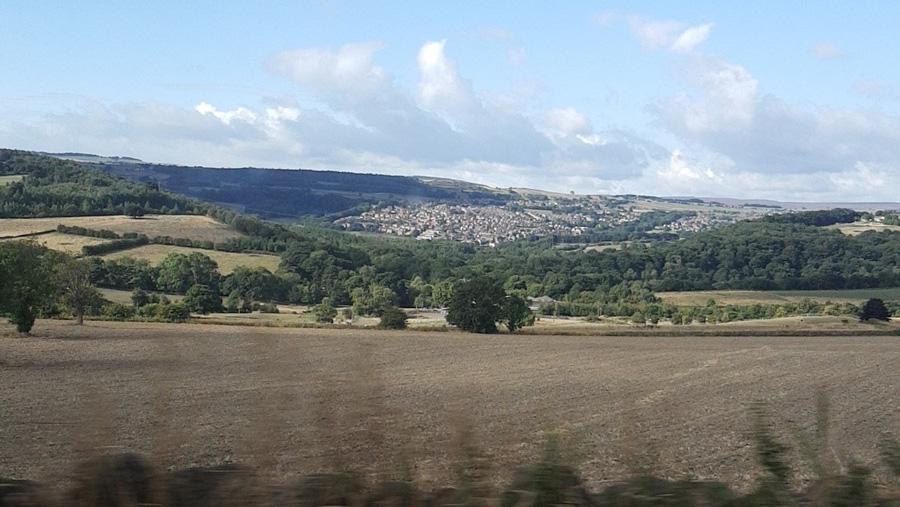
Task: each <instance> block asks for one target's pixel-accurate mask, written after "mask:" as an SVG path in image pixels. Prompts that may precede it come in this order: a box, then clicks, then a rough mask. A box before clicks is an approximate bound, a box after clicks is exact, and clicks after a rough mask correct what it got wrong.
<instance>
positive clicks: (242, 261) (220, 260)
mask: <svg viewBox="0 0 900 507" xmlns="http://www.w3.org/2000/svg"><path fill="white" fill-rule="evenodd" d="M173 252H174V253H182V254H185V255H190V254H191V253H193V252H198V253H202V254H203V255H206V256H207V257H209V258H210V259H212V260H214V261H216V264H218V265H219V273H222V274H223V275H227V274H229V273H231V272H233V271H234V268H236V267H238V266H247V267H250V268H255V267H261V268H266V269H268V270H269V271H272V272H274V271H275V270H277V269H278V264H279V263H280V262H281V258H280V257H278V256H277V255H266V254H256V253H235V252H219V251H216V250H204V249H201V248H188V247H182V246H171V245H145V246H140V247H137V248H132V249H129V250H122V251H121V252H115V253H111V254H108V255H104V256H102V257H103V258H104V259H120V258H122V257H131V258H134V259H146V260H148V261H150V263H151V264H153V265H156V264H157V263H159V261H161V260H163V259H164V258H165V257H166V255H168V254H170V253H173Z"/></svg>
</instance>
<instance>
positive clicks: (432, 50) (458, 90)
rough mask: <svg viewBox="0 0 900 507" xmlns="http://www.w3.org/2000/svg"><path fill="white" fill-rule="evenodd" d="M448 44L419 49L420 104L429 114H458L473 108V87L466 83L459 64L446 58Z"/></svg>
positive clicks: (431, 44)
mask: <svg viewBox="0 0 900 507" xmlns="http://www.w3.org/2000/svg"><path fill="white" fill-rule="evenodd" d="M446 44H447V41H446V40H442V41H439V42H428V43H426V44H425V45H423V46H422V48H421V49H419V55H418V58H417V61H418V64H419V73H420V75H421V79H420V81H419V104H421V105H422V107H423V108H424V109H426V110H429V111H437V112H446V113H451V114H452V113H455V112H459V111H460V110H467V109H470V108H472V107H473V102H474V93H473V91H472V84H471V83H469V82H467V81H465V80H463V79H462V78H461V77H460V75H459V71H458V70H457V68H456V62H454V61H452V60H450V59H449V58H447V57H446V56H445V55H444V47H445V46H446Z"/></svg>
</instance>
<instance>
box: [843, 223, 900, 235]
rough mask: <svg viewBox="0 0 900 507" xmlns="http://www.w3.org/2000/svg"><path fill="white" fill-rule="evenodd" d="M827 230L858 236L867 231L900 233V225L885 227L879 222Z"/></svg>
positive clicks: (853, 224)
mask: <svg viewBox="0 0 900 507" xmlns="http://www.w3.org/2000/svg"><path fill="white" fill-rule="evenodd" d="M826 229H837V230H839V231H841V232H843V233H844V234H847V235H848V236H856V235H857V234H861V233H863V232H866V231H876V232H879V231H900V225H885V224H880V223H877V222H853V223H852V224H835V225H829V226H827V227H826Z"/></svg>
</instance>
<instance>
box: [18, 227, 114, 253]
mask: <svg viewBox="0 0 900 507" xmlns="http://www.w3.org/2000/svg"><path fill="white" fill-rule="evenodd" d="M33 238H34V240H35V241H36V242H38V243H40V244H42V245H44V246H46V247H47V248H49V249H51V250H58V251H60V252H66V253H69V254H74V255H78V254H81V248H82V247H83V246H86V245H99V244H100V243H106V242H107V241H109V240H108V239H100V238H89V237H87V236H75V235H73V234H61V233H58V232H51V233H49V234H41V235H39V236H34V237H33ZM0 241H13V240H11V239H7V240H3V239H0Z"/></svg>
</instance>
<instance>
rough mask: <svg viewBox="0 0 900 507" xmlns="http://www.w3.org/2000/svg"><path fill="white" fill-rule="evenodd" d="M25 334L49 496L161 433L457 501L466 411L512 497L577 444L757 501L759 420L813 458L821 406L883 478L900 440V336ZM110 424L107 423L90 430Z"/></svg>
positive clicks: (13, 395)
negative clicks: (883, 458)
mask: <svg viewBox="0 0 900 507" xmlns="http://www.w3.org/2000/svg"><path fill="white" fill-rule="evenodd" d="M11 329H12V328H11V327H9V326H6V325H2V326H0V336H2V335H3V334H4V333H5V334H6V337H0V358H2V361H3V367H2V368H0V385H3V386H4V388H3V389H2V390H0V470H3V473H4V475H7V476H13V477H27V478H32V479H37V480H44V481H48V482H56V481H57V480H58V478H60V477H65V476H66V474H67V473H68V472H69V471H70V470H72V468H73V464H74V463H75V462H76V461H80V460H81V459H82V458H84V457H85V456H84V452H86V451H85V450H84V446H83V445H77V444H78V442H82V441H83V440H84V438H83V436H82V435H84V434H85V433H86V432H91V433H96V431H94V430H95V429H103V433H102V435H100V437H101V438H102V442H91V443H90V444H91V445H93V446H94V447H96V446H97V445H102V446H104V448H107V449H111V450H113V451H136V452H140V453H145V454H148V455H159V454H158V453H156V452H154V451H155V450H156V449H155V447H156V446H157V445H159V444H158V442H160V441H161V440H162V441H165V438H164V436H161V435H160V432H164V434H165V435H170V434H171V435H177V438H175V440H173V441H172V442H171V443H170V444H169V449H168V451H167V452H165V455H166V456H167V462H165V463H162V465H163V466H165V467H186V466H189V465H216V464H221V463H226V462H232V461H241V462H250V463H255V464H257V465H256V466H259V467H261V468H263V469H264V470H266V471H267V473H271V474H272V475H274V476H275V477H276V478H278V479H288V478H290V477H293V476H296V475H305V474H309V473H313V472H320V471H322V470H327V469H329V468H333V467H334V466H338V465H340V466H341V467H347V468H350V469H353V470H357V471H358V472H360V473H362V474H363V475H364V476H368V477H369V478H378V477H383V474H384V473H385V470H389V471H392V470H394V467H399V466H401V464H402V463H403V460H408V462H409V463H411V464H412V465H413V468H412V473H413V474H414V476H415V478H416V480H417V481H418V483H419V484H420V485H421V486H422V487H424V488H431V487H434V486H444V485H447V484H451V483H452V482H453V470H452V468H453V463H454V460H456V459H457V458H456V453H457V450H458V444H457V443H455V437H454V434H455V433H456V432H457V430H456V429H455V428H454V424H453V421H454V420H455V419H458V418H459V414H460V412H462V413H463V414H464V417H465V418H466V419H467V420H469V421H471V424H472V425H473V427H474V428H475V429H476V431H477V436H478V445H479V448H480V449H481V450H482V451H483V453H484V455H487V456H490V460H491V461H492V463H494V470H496V474H495V475H494V477H493V480H495V481H496V482H498V483H508V482H507V481H508V480H509V474H510V473H511V472H512V470H514V469H516V468H517V467H519V466H521V465H523V464H527V463H531V462H533V460H534V459H535V457H536V456H537V455H538V454H539V452H540V447H541V443H542V442H543V441H544V440H545V436H546V435H548V434H551V433H555V434H563V435H566V437H567V439H568V440H569V441H570V442H572V443H573V444H572V445H573V449H575V451H576V452H574V453H573V456H574V458H573V459H574V460H575V461H574V463H573V464H574V465H575V466H577V468H578V469H579V471H580V472H581V473H582V474H583V475H584V477H585V478H586V480H587V482H588V485H589V486H590V487H592V488H598V487H600V486H602V485H604V484H608V483H609V482H611V481H615V480H619V479H622V478H624V477H626V476H627V475H628V473H629V472H630V471H631V470H634V469H637V468H641V469H647V470H653V471H656V472H658V473H660V474H661V475H663V476H666V477H670V478H682V477H686V476H690V477H694V478H697V479H706V478H712V477H715V478H720V479H723V480H725V481H726V482H729V483H731V484H734V485H737V486H740V487H748V486H750V485H751V484H752V483H753V482H754V481H755V478H756V477H757V474H758V468H757V465H756V464H755V460H754V456H753V453H754V451H753V446H752V444H751V429H752V421H751V418H750V415H749V408H750V407H751V405H752V404H753V403H754V402H756V401H760V402H763V403H765V404H766V406H767V407H769V408H770V411H771V415H772V419H773V421H774V423H775V428H776V431H777V435H776V437H777V438H778V439H779V440H781V441H784V442H786V443H789V444H795V445H793V448H795V449H797V448H798V446H797V445H796V442H795V440H796V438H797V435H798V434H801V435H808V434H812V433H813V432H814V430H815V425H816V416H817V414H816V399H817V396H818V393H819V390H820V388H822V387H824V388H825V390H826V392H827V393H828V396H829V399H830V413H831V420H830V422H831V442H830V443H831V445H832V447H833V449H834V452H835V454H836V455H838V456H841V457H842V459H844V458H851V457H852V458H854V459H856V460H858V461H860V462H863V463H867V464H875V463H877V462H878V456H877V453H878V450H877V448H876V447H874V446H873V445H872V444H873V443H875V442H878V441H880V439H881V436H882V434H883V432H887V433H892V434H900V418H898V417H897V407H896V399H897V386H898V385H900V340H897V338H896V337H882V338H879V337H871V338H847V337H830V338H767V337H756V338H736V339H735V338H717V337H702V338H697V337H684V338H679V339H672V338H641V337H631V338H610V337H606V338H604V337H571V336H523V335H498V336H490V337H485V336H477V335H468V334H461V333H455V332H448V333H421V332H415V331H407V332H389V331H359V330H340V329H303V330H300V329H276V328H245V327H237V326H215V325H208V326H198V325H190V324H186V325H167V324H144V323H111V322H103V323H100V322H94V323H88V324H87V325H86V326H83V327H78V326H74V325H72V324H70V323H67V322H59V321H39V322H38V324H37V326H36V327H35V329H34V332H33V336H31V337H25V338H18V337H15V336H14V335H13V333H11V332H10V331H11ZM98 407H103V410H102V412H101V413H102V416H99V417H100V418H101V419H102V421H98V420H97V419H98V415H97V413H93V415H92V412H96V410H94V409H96V408H98ZM161 407H162V408H161ZM163 409H164V410H163ZM161 415H164V417H163V419H160V416H161ZM269 416H271V418H269ZM261 421H267V422H261ZM95 437H96V435H95ZM176 443H177V444H176ZM261 450H265V456H259V454H260V453H261ZM400 458H403V460H401V459H400ZM790 458H791V459H792V460H793V461H794V463H795V467H794V468H795V470H797V479H798V480H799V481H800V482H803V481H805V480H806V479H809V478H810V477H811V475H812V469H811V466H810V465H809V464H808V463H806V462H804V461H803V458H802V456H801V455H799V454H792V455H790ZM883 474H884V470H882V469H878V468H876V477H878V478H880V479H882V480H883Z"/></svg>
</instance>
